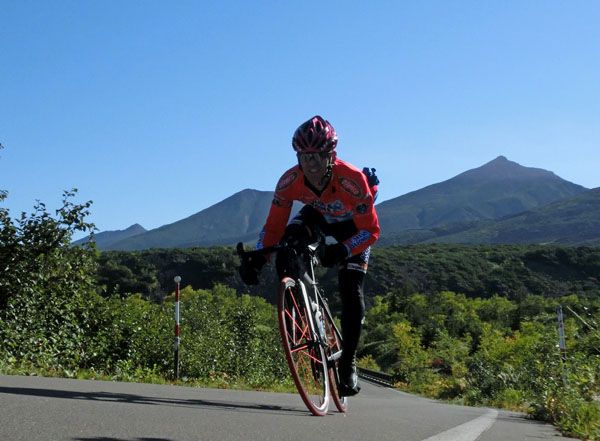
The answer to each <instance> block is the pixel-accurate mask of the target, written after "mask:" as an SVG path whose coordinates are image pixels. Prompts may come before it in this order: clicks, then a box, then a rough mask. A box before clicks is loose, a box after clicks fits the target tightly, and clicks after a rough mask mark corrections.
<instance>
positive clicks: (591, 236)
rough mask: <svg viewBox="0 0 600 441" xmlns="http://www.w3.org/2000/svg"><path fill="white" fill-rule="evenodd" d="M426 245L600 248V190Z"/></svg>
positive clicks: (481, 224) (443, 236)
mask: <svg viewBox="0 0 600 441" xmlns="http://www.w3.org/2000/svg"><path fill="white" fill-rule="evenodd" d="M455 228H457V226H455ZM424 242H435V243H460V244H479V243H486V244H500V243H515V244H516V243H541V244H557V245H590V246H591V245H600V187H599V188H595V189H592V190H588V191H585V192H583V193H580V194H578V195H576V196H572V197H570V198H566V199H562V200H560V201H557V202H553V203H551V204H548V205H544V206H541V207H537V208H534V209H532V210H529V211H526V212H524V213H520V214H517V215H512V216H508V217H505V218H503V219H500V220H492V221H480V222H476V223H473V224H471V225H469V226H468V228H467V229H465V230H463V231H458V232H452V233H450V234H440V231H438V233H437V235H436V237H432V238H429V239H427V240H425V241H424Z"/></svg>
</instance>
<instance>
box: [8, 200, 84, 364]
mask: <svg viewBox="0 0 600 441" xmlns="http://www.w3.org/2000/svg"><path fill="white" fill-rule="evenodd" d="M76 192H77V190H76V189H73V190H71V191H66V192H64V194H63V200H62V203H63V205H62V207H61V208H59V209H58V210H56V216H55V217H53V216H51V215H50V214H49V213H48V212H47V210H46V206H45V205H44V204H43V203H41V202H39V201H38V203H37V204H36V205H35V207H34V212H33V213H31V214H30V215H27V214H26V213H22V214H21V217H20V218H19V219H17V220H13V219H12V218H11V217H10V213H9V211H8V209H5V208H0V354H2V353H3V354H2V355H3V356H5V357H7V358H9V359H16V360H30V361H40V360H44V361H50V362H53V363H56V364H58V365H74V364H75V363H78V362H80V361H83V360H82V359H85V358H86V357H87V354H86V353H85V350H84V348H85V347H86V339H87V338H89V336H90V333H89V332H86V329H89V328H90V327H92V326H93V324H94V319H93V317H92V313H93V310H94V308H93V303H94V302H95V301H96V299H95V296H94V292H95V286H94V271H95V261H94V256H95V252H96V251H95V248H94V246H93V245H92V244H88V245H87V246H82V247H73V246H71V239H72V236H73V234H74V233H75V232H76V231H83V232H85V231H89V230H91V231H92V232H93V230H94V228H95V227H94V225H93V224H91V223H88V222H86V220H85V217H86V216H88V215H89V211H88V208H89V207H90V205H91V201H88V202H86V203H84V204H74V203H72V202H71V198H72V197H73V196H75V193H76ZM6 197H7V193H6V192H5V191H4V192H2V194H1V195H0V202H1V201H3V200H4V199H5V198H6Z"/></svg>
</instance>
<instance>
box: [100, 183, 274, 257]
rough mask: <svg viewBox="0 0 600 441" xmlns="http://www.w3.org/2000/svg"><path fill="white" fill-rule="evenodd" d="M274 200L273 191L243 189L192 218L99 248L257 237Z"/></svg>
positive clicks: (137, 247) (203, 243) (213, 242)
mask: <svg viewBox="0 0 600 441" xmlns="http://www.w3.org/2000/svg"><path fill="white" fill-rule="evenodd" d="M272 200H273V192H269V191H258V190H249V189H246V190H242V191H240V192H238V193H236V194H234V195H233V196H230V197H228V198H227V199H224V200H223V201H221V202H219V203H217V204H215V205H213V206H211V207H209V208H207V209H205V210H202V211H200V212H198V213H196V214H193V215H192V216H190V217H187V218H185V219H182V220H180V221H177V222H174V223H172V224H168V225H164V226H162V227H160V228H156V229H154V230H150V231H148V232H146V233H144V234H142V235H140V236H136V237H129V238H126V239H124V240H121V241H119V242H115V243H112V244H110V246H109V247H106V248H101V247H99V249H101V250H102V249H110V250H142V249H147V248H188V247H193V246H210V245H220V244H224V243H226V244H231V243H234V242H235V241H236V240H238V238H240V237H248V238H249V237H250V236H252V237H253V238H254V239H256V238H258V234H259V232H260V230H261V228H262V226H263V225H264V222H265V217H266V214H265V213H268V210H269V207H270V206H271V201H272ZM247 240H248V239H247Z"/></svg>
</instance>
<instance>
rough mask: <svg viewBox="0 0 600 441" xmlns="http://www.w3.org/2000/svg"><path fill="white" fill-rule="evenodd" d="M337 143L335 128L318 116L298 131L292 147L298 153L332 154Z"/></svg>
mask: <svg viewBox="0 0 600 441" xmlns="http://www.w3.org/2000/svg"><path fill="white" fill-rule="evenodd" d="M337 141H338V138H337V134H336V133H335V129H334V128H333V126H332V125H331V124H329V121H326V120H324V119H323V118H322V117H320V116H319V115H317V116H314V117H313V118H311V119H309V120H308V121H306V122H305V123H303V124H302V125H301V126H300V127H298V128H297V129H296V132H295V133H294V136H293V138H292V147H293V148H294V150H295V151H296V152H298V153H321V152H324V153H325V152H332V151H333V150H334V149H335V146H336V145H337Z"/></svg>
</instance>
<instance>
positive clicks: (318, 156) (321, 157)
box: [298, 152, 331, 162]
mask: <svg viewBox="0 0 600 441" xmlns="http://www.w3.org/2000/svg"><path fill="white" fill-rule="evenodd" d="M330 157H331V152H318V153H298V158H299V159H300V161H302V162H310V160H311V159H312V160H314V161H317V162H321V161H325V160H327V159H329V158H330Z"/></svg>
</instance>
